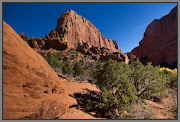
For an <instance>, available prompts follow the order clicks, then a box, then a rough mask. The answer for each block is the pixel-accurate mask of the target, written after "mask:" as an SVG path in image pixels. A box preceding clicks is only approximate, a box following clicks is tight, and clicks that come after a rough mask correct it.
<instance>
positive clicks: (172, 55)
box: [131, 7, 177, 68]
mask: <svg viewBox="0 0 180 122" xmlns="http://www.w3.org/2000/svg"><path fill="white" fill-rule="evenodd" d="M131 54H134V55H136V56H137V57H138V58H139V59H140V60H141V62H142V63H144V64H145V63H147V62H149V61H151V62H152V64H154V65H161V66H166V67H170V68H177V7H175V8H173V9H172V10H171V12H170V13H169V14H168V15H166V16H164V17H162V18H161V19H155V20H154V21H152V22H151V23H150V24H149V25H148V27H147V28H146V31H145V33H144V37H143V39H142V40H141V41H140V42H139V46H138V47H136V48H134V49H133V50H132V51H131Z"/></svg>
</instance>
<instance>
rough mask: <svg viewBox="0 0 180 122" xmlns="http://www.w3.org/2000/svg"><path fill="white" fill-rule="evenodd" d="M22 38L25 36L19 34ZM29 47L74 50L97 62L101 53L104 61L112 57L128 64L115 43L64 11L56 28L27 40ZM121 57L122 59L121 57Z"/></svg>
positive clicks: (81, 18) (74, 14) (79, 17)
mask: <svg viewBox="0 0 180 122" xmlns="http://www.w3.org/2000/svg"><path fill="white" fill-rule="evenodd" d="M19 35H20V36H21V37H22V38H25V37H26V35H25V34H23V33H20V34H19ZM28 40H29V41H30V42H29V43H30V46H31V47H33V48H37V49H50V48H53V49H57V50H65V49H71V48H73V49H76V50H77V51H80V52H82V53H84V54H87V55H92V56H93V57H95V58H96V59H97V60H98V59H100V58H99V57H100V54H102V53H103V56H105V58H106V59H109V58H110V57H112V56H107V55H110V54H111V55H115V54H112V53H113V52H118V55H116V56H113V57H115V58H113V59H114V60H118V61H124V62H126V63H128V61H129V60H128V57H127V55H124V54H123V53H122V51H121V50H120V49H119V47H118V45H117V42H116V41H114V40H111V39H107V38H106V37H104V36H102V35H101V32H100V31H99V30H98V29H97V28H96V27H95V26H94V25H93V24H92V23H91V22H90V21H89V20H87V19H85V18H83V17H82V16H81V15H79V14H77V13H76V12H75V11H73V10H70V11H64V12H63V14H62V15H61V16H60V17H59V18H58V20H57V26H56V28H55V29H54V30H52V31H51V32H50V33H49V34H47V35H46V36H45V37H44V38H33V39H32V38H29V39H28ZM121 56H123V57H121Z"/></svg>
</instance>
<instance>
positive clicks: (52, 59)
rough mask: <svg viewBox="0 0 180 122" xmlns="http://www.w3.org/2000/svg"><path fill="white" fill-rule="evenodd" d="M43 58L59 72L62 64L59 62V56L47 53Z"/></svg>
mask: <svg viewBox="0 0 180 122" xmlns="http://www.w3.org/2000/svg"><path fill="white" fill-rule="evenodd" d="M44 59H45V60H46V61H47V62H48V64H49V65H50V66H51V68H53V69H54V70H56V71H58V72H60V73H61V71H62V67H63V66H62V64H61V63H60V62H59V56H57V55H55V54H54V53H48V54H47V56H45V57H44Z"/></svg>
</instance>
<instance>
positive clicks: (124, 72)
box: [45, 50, 177, 119]
mask: <svg viewBox="0 0 180 122" xmlns="http://www.w3.org/2000/svg"><path fill="white" fill-rule="evenodd" d="M71 51H74V50H70V51H68V55H71V53H70V52H71ZM61 56H62V55H55V54H53V53H52V54H49V53H48V54H47V56H46V57H45V59H46V60H47V62H48V63H49V64H50V66H51V67H52V68H53V69H54V70H55V71H57V72H60V73H63V74H64V75H66V76H68V77H74V79H75V81H80V80H81V81H86V80H90V81H91V83H94V84H95V85H96V86H97V87H98V88H99V89H100V90H101V92H100V93H92V92H91V91H89V93H88V94H89V95H87V96H86V97H84V96H83V97H82V96H81V95H80V96H78V94H75V95H74V96H76V97H82V98H83V100H82V101H83V102H81V103H83V104H79V105H78V108H84V109H83V110H84V111H86V112H89V113H90V112H95V113H96V115H95V116H96V117H102V118H109V119H137V118H140V119H156V118H157V117H156V115H155V113H152V112H151V109H150V108H149V107H145V106H146V103H145V101H144V100H146V99H149V100H150V99H152V98H154V99H156V101H157V102H159V101H161V99H162V98H164V97H166V96H167V94H166V92H165V91H166V90H167V89H174V90H175V91H176V88H177V69H174V70H170V69H168V68H161V67H160V66H153V65H152V63H151V62H148V63H147V64H146V65H143V64H142V63H141V62H140V60H139V59H138V58H136V57H135V56H134V55H131V61H130V63H129V64H125V63H124V62H118V61H116V60H112V59H110V60H108V61H94V62H92V61H91V62H89V61H87V60H84V59H87V57H84V58H82V59H81V60H79V62H78V61H77V60H76V61H74V62H68V61H63V62H60V60H61V59H62V58H61ZM71 57H72V56H71ZM135 108H138V109H135ZM171 110H172V112H173V113H174V114H176V112H177V104H173V105H172V106H171ZM135 113H136V114H135ZM142 113H146V114H142Z"/></svg>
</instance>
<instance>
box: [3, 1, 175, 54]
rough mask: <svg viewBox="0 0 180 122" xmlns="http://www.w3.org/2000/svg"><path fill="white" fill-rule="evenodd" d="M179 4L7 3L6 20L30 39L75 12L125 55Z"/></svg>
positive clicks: (38, 35) (4, 13) (42, 33)
mask: <svg viewBox="0 0 180 122" xmlns="http://www.w3.org/2000/svg"><path fill="white" fill-rule="evenodd" d="M176 5H177V3H4V4H3V20H4V21H5V22H7V23H8V24H9V25H10V26H11V27H13V29H14V30H15V31H16V32H17V33H20V32H24V33H25V34H27V35H28V36H29V37H32V36H33V37H44V36H45V35H46V34H48V33H49V32H50V31H51V30H52V29H55V27H56V24H57V19H58V17H59V16H60V15H61V14H62V13H63V11H66V10H70V9H73V10H74V11H76V12H77V13H78V14H80V15H82V16H83V17H85V18H86V19H88V20H89V21H90V22H92V23H93V24H94V25H95V26H96V27H97V28H98V29H99V30H100V31H101V34H102V35H104V36H105V37H107V38H109V39H113V40H116V41H117V43H118V46H119V48H120V49H121V50H122V52H123V53H126V52H130V51H131V50H132V49H133V48H135V47H136V46H138V45H139V41H141V39H142V38H143V34H144V32H145V29H146V27H147V26H148V24H149V23H150V22H151V21H153V20H154V19H160V18H161V17H163V16H164V15H166V14H168V13H169V12H170V11H171V9H173V8H174V7H175V6H176Z"/></svg>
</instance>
